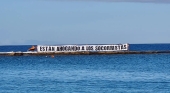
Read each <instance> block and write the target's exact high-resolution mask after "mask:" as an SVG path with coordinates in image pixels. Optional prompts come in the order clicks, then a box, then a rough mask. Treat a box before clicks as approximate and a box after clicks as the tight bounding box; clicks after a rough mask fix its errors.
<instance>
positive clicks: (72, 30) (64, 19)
mask: <svg viewBox="0 0 170 93" xmlns="http://www.w3.org/2000/svg"><path fill="white" fill-rule="evenodd" d="M119 1H121V2H118V0H103V1H102V0H99V1H97V0H87V1H86V0H73V1H72V0H64V1H62V0H0V32H1V34H0V45H27V44H116V43H169V42H170V36H169V35H170V2H169V1H167V0H155V1H154V0H143V1H145V2H141V1H142V0H141V1H140V0H138V1H139V2H134V1H135V0H134V1H133V0H125V1H126V2H124V0H119Z"/></svg>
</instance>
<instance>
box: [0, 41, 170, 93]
mask: <svg viewBox="0 0 170 93" xmlns="http://www.w3.org/2000/svg"><path fill="white" fill-rule="evenodd" d="M30 47H31V45H11V46H9V45H7V46H0V52H9V51H23V52H24V51H27V50H28V48H30ZM129 50H130V51H169V50H170V44H130V46H129ZM0 93H170V54H169V53H162V54H113V55H55V57H54V58H51V57H50V56H48V55H44V56H0Z"/></svg>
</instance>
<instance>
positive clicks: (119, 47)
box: [37, 44, 129, 52]
mask: <svg viewBox="0 0 170 93" xmlns="http://www.w3.org/2000/svg"><path fill="white" fill-rule="evenodd" d="M128 49H129V44H113V45H61V46H46V45H45V46H43V45H38V46H37V52H76V51H93V52H95V51H126V50H128Z"/></svg>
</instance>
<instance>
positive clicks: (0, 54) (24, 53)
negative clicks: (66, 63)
mask: <svg viewBox="0 0 170 93" xmlns="http://www.w3.org/2000/svg"><path fill="white" fill-rule="evenodd" d="M159 53H170V51H97V52H96V51H95V52H93V51H81V52H80V51H75V52H69V51H64V52H0V56H41V55H110V54H113V55H114V54H159Z"/></svg>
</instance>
